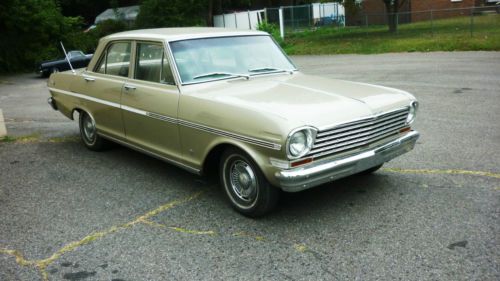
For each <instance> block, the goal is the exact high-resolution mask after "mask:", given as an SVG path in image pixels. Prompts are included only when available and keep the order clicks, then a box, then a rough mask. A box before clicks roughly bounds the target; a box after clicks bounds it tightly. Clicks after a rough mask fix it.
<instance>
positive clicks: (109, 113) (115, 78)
mask: <svg viewBox="0 0 500 281" xmlns="http://www.w3.org/2000/svg"><path fill="white" fill-rule="evenodd" d="M131 50H132V42H131V41H115V42H110V43H108V45H107V46H106V48H105V51H104V52H103V53H102V55H101V57H100V58H99V61H98V63H97V64H96V67H95V68H94V69H92V70H86V71H84V72H83V75H82V76H81V77H80V78H79V80H77V81H76V83H74V85H73V86H72V91H73V92H75V93H77V94H82V95H83V98H84V99H82V100H83V102H82V103H83V104H82V105H81V107H82V109H84V110H86V111H88V113H89V114H90V115H91V116H92V118H94V121H95V122H96V127H97V130H98V131H99V133H101V134H105V135H108V136H111V137H114V138H119V139H124V137H125V130H124V126H123V119H122V112H121V109H120V103H121V94H122V89H123V85H124V84H125V81H126V80H127V78H128V76H129V73H130V70H131V65H130V55H131Z"/></svg>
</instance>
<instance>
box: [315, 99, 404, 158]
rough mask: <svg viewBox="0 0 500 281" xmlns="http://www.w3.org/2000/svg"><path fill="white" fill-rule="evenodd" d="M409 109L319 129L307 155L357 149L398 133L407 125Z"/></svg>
mask: <svg viewBox="0 0 500 281" xmlns="http://www.w3.org/2000/svg"><path fill="white" fill-rule="evenodd" d="M409 110H410V108H408V107H407V108H403V109H399V110H395V111H391V112H386V113H383V114H380V115H377V116H375V117H369V118H365V119H362V120H357V121H354V122H349V123H345V124H341V125H338V126H335V127H333V128H330V129H327V130H323V131H319V132H318V133H317V135H316V141H315V142H314V146H313V148H312V149H311V151H310V152H309V153H308V154H307V157H314V158H319V157H323V156H327V155H330V154H333V153H338V152H345V151H347V150H353V149H357V148H360V147H362V146H365V145H369V144H371V143H374V142H376V141H378V140H381V139H383V138H387V137H389V136H392V135H395V134H398V133H399V130H401V129H402V128H404V127H407V126H408V125H407V124H406V118H407V117H408V113H409Z"/></svg>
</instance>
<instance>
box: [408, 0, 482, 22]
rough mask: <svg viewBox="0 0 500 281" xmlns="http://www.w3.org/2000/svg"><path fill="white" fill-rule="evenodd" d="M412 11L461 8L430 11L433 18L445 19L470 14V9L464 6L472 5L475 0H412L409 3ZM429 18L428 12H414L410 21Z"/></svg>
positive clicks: (474, 3)
mask: <svg viewBox="0 0 500 281" xmlns="http://www.w3.org/2000/svg"><path fill="white" fill-rule="evenodd" d="M410 5H411V10H412V12H419V11H429V10H446V9H462V10H452V11H436V12H433V13H432V17H433V18H434V19H445V18H451V17H458V16H467V15H470V10H468V9H464V8H470V7H474V6H475V5H476V0H460V1H452V0H413V1H411V3H410ZM424 20H430V12H428V13H414V14H412V17H411V21H412V22H416V21H424Z"/></svg>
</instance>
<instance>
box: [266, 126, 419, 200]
mask: <svg viewBox="0 0 500 281" xmlns="http://www.w3.org/2000/svg"><path fill="white" fill-rule="evenodd" d="M419 136H420V134H419V133H418V132H417V131H411V132H409V133H407V134H406V135H404V136H402V137H400V138H398V139H396V140H393V141H391V142H389V143H387V144H384V145H381V146H379V147H376V148H374V149H371V150H368V151H364V152H361V153H359V154H355V155H351V156H348V157H345V158H341V159H333V160H332V159H325V160H319V161H318V162H313V163H312V164H310V165H308V166H305V167H299V168H295V169H290V170H282V171H279V172H276V173H275V176H276V178H277V179H278V182H279V185H280V186H281V188H282V189H283V190H284V191H287V192H297V191H301V190H304V189H308V188H311V187H315V186H318V185H321V184H323V183H326V182H329V181H333V180H336V179H340V178H343V177H347V176H350V175H354V174H357V173H359V172H363V171H365V170H368V169H370V168H372V167H375V166H377V165H380V164H383V163H385V162H387V161H389V160H391V159H394V158H396V157H398V156H399V155H401V154H404V153H406V152H408V151H410V150H412V149H413V147H414V146H415V143H416V142H417V139H418V137H419Z"/></svg>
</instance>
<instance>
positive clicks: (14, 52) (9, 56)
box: [0, 0, 82, 72]
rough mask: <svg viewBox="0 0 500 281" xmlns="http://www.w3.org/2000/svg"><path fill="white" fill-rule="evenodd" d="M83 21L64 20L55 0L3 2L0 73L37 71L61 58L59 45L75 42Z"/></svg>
mask: <svg viewBox="0 0 500 281" xmlns="http://www.w3.org/2000/svg"><path fill="white" fill-rule="evenodd" d="M81 27H82V19H81V18H80V17H64V16H63V15H62V14H61V12H60V10H59V7H58V6H57V3H56V1H55V0H45V1H39V0H3V1H0V30H2V32H1V33H0V72H13V71H21V70H26V69H34V66H35V62H37V61H39V60H42V59H46V58H53V57H54V56H57V55H58V54H59V50H58V46H59V41H65V40H67V39H71V40H72V41H76V38H75V37H74V36H73V37H72V36H70V34H71V33H73V32H76V31H78V30H81Z"/></svg>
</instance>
